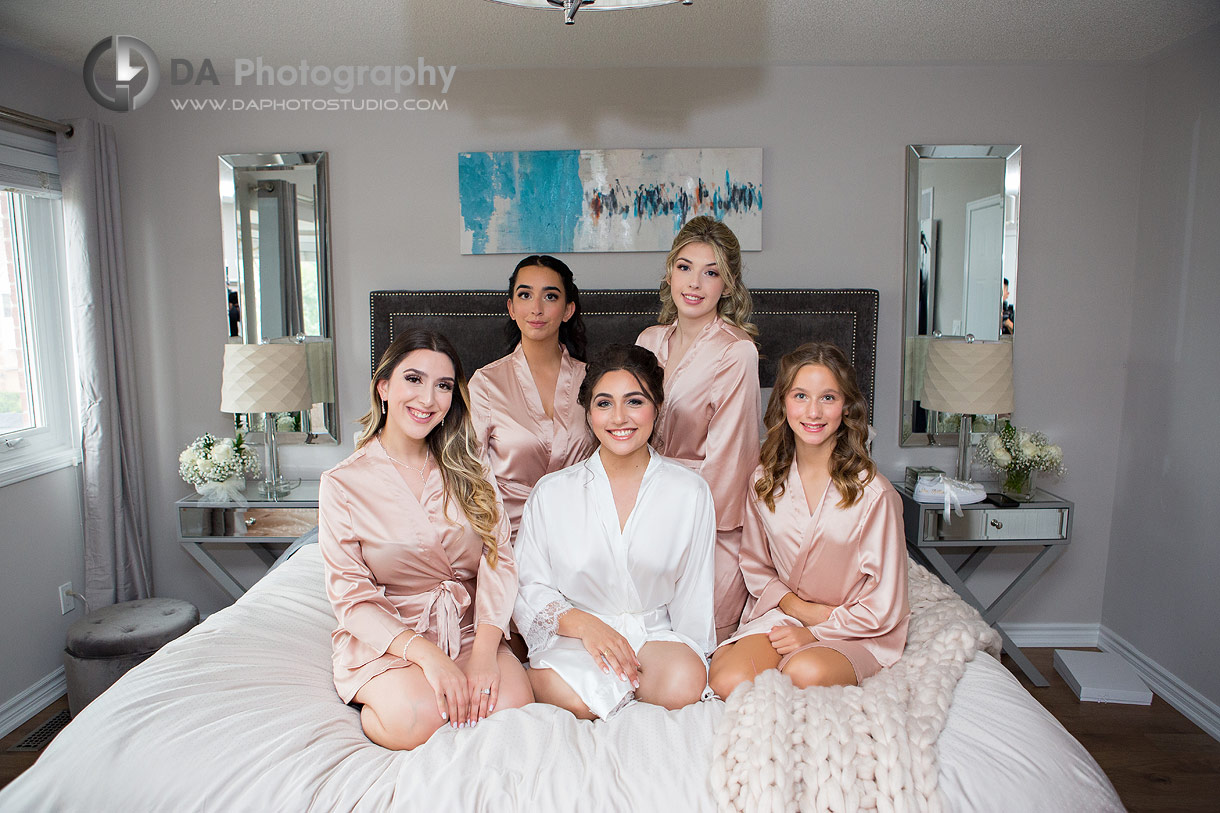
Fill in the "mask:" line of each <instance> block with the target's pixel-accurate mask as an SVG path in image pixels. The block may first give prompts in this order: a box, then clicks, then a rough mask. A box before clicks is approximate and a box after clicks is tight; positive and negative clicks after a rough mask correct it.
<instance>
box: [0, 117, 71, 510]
mask: <svg viewBox="0 0 1220 813" xmlns="http://www.w3.org/2000/svg"><path fill="white" fill-rule="evenodd" d="M64 269H65V263H64V226H63V208H62V204H61V200H60V195H59V176H58V164H57V162H56V159H55V144H54V143H53V142H51V141H48V140H44V139H39V138H31V137H29V136H23V135H18V134H14V133H9V132H4V131H0V486H4V485H8V484H9V483H13V482H16V481H18V480H24V479H26V478H28V477H33V476H35V475H38V474H43V473H45V472H48V471H51V470H53V469H57V468H62V467H63V466H70V465H74V464H76V463H77V462H79V461H80V449H79V431H78V429H77V421H78V419H77V414H76V400H75V394H76V393H75V386H74V384H73V381H74V377H73V374H72V366H71V359H72V354H71V337H70V334H69V332H68V321H67V319H66V318H65V313H66V310H67V302H66V292H67V291H66V289H67V285H66V278H65V274H64Z"/></svg>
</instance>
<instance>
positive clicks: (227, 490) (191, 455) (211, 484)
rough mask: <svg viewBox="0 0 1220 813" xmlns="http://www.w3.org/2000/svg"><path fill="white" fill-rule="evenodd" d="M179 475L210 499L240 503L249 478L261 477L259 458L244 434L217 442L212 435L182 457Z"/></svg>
mask: <svg viewBox="0 0 1220 813" xmlns="http://www.w3.org/2000/svg"><path fill="white" fill-rule="evenodd" d="M178 473H179V474H180V475H182V479H183V480H185V481H186V482H188V483H190V484H191V485H193V486H194V487H195V490H196V491H198V492H199V493H200V494H202V495H203V496H204V498H206V499H209V500H230V501H234V502H240V501H244V498H243V497H242V495H241V492H242V491H244V490H245V488H246V474H251V475H255V476H257V475H258V456H257V455H256V454H255V453H254V451H253V450H252V449H251V448H250V447H249V446H247V445H246V443H245V438H244V437H242V435H241V434H238V435H237V437H236V438H220V439H217V438H216V437H215V436H213V435H212V434H211V433H210V432H209V433H208V434H206V435H204V436H202V437H199V438H196V439H195V441H194V442H193V443H191V445H190V446H187V447H186V448H185V449H183V450H182V454H180V455H178Z"/></svg>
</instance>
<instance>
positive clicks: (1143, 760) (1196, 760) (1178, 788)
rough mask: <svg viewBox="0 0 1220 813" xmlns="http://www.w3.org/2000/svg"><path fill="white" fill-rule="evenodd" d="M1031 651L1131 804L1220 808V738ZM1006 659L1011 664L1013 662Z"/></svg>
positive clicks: (16, 763) (0, 766)
mask: <svg viewBox="0 0 1220 813" xmlns="http://www.w3.org/2000/svg"><path fill="white" fill-rule="evenodd" d="M1025 653H1026V654H1027V655H1029V658H1030V660H1031V661H1033V662H1034V665H1035V666H1037V667H1038V669H1039V670H1041V672H1042V674H1043V675H1045V676H1046V677H1047V679H1048V680H1050V682H1051V685H1050V686H1049V687H1047V688H1045V689H1038V688H1035V687H1034V685H1033V684H1032V683H1030V682H1029V681H1028V680H1027V679H1026V678H1025V676H1024V675H1020V674H1018V675H1017V677H1018V678H1019V679H1020V681H1021V685H1023V686H1024V687H1025V688H1026V689H1028V690H1029V691H1030V693H1031V694H1033V696H1034V697H1035V698H1036V699H1037V700H1038V702H1040V703H1041V704H1042V705H1043V706H1045V707H1046V709H1047V710H1048V711H1049V712H1050V713H1051V714H1053V715H1055V717H1056V718H1057V719H1058V720H1059V722H1060V723H1062V724H1063V727H1064V728H1066V729H1067V730H1068V731H1070V732H1071V733H1072V736H1074V737H1076V739H1078V740H1080V742H1081V744H1083V745H1084V747H1085V748H1087V749H1088V750H1089V753H1091V754H1092V755H1093V758H1094V759H1096V760H1097V762H1098V764H1099V765H1101V767H1102V769H1103V770H1104V771H1105V772H1106V775H1107V776H1109V777H1110V781H1111V782H1113V783H1114V787H1115V788H1116V789H1117V790H1118V795H1119V796H1120V797H1121V798H1122V800H1123V803H1124V804H1125V805H1127V807H1128V809H1130V810H1131V811H1133V813H1138V811H1146V810H1149V811H1157V810H1173V811H1195V810H1199V811H1209V812H1210V811H1214V810H1216V809H1217V791H1218V790H1220V742H1216V741H1215V740H1213V739H1212V738H1211V737H1209V736H1208V735H1207V734H1205V733H1203V731H1202V729H1200V728H1199V727H1198V726H1196V725H1194V724H1193V723H1191V722H1190V721H1189V720H1187V719H1186V718H1185V717H1183V716H1182V715H1181V714H1179V713H1178V712H1177V711H1175V710H1174V709H1173V708H1171V707H1170V706H1169V704H1167V703H1166V702H1165V701H1163V700H1161V699H1160V698H1159V697H1157V698H1153V701H1152V705H1151V706H1124V705H1118V704H1105V703H1081V702H1080V701H1079V700H1077V699H1076V696H1075V695H1074V694H1072V690H1071V689H1069V688H1068V686H1067V684H1066V683H1064V682H1063V679H1062V678H1061V677H1059V675H1058V674H1056V673H1055V670H1054V667H1053V665H1052V658H1053V655H1052V653H1053V650H1051V649H1026V650H1025ZM1004 660H1005V663H1006V664H1007V665H1008V667H1009V668H1010V669H1012V668H1013V665H1012V663H1011V662H1009V661H1008V659H1007V658H1005V659H1004ZM67 707H68V701H67V698H60V699H59V700H58V701H56V702H55V703H53V704H51V705H50V706H48V707H47V708H46V709H44V710H43V711H41V712H39V713H38V714H37V715H35V716H34V718H33V719H32V720H30V721H29V722H27V723H25V724H24V725H22V726H21V727H20V728H18V729H17V730H16V731H14V732H13V733H12V734H10V735H9V736H7V737H5V738H4V739H3V740H0V787H3V786H4V785H7V784H8V783H9V782H11V781H13V779H14V778H16V777H17V775H18V774H20V773H21V772H22V771H24V770H25V769H26V768H28V767H29V766H30V765H32V764H33V763H34V759H35V758H36V757H37V756H38V755H37V754H29V753H22V754H10V753H8V748H9V747H10V746H12V745H16V744H17V743H18V742H20V741H21V740H22V739H24V738H25V736H26V734H28V733H29V732H30V731H33V730H34V729H35V728H37V727H38V726H39V725H41V724H42V722H43V721H44V720H46V719H47V718H49V717H51V716H53V715H55V714H56V713H57V712H59V711H60V710H61V709H66V708H67Z"/></svg>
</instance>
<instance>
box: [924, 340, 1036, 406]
mask: <svg viewBox="0 0 1220 813" xmlns="http://www.w3.org/2000/svg"><path fill="white" fill-rule="evenodd" d="M919 400H920V401H921V402H923V406H925V407H926V408H928V409H935V410H937V411H938V412H952V413H960V414H962V415H1007V414H1009V413H1011V412H1012V401H1013V397H1012V342H1006V341H998V342H983V341H966V340H963V339H957V338H955V339H933V340H932V341H930V342H928V355H927V360H926V361H925V365H924V373H923V393H922V397H921V398H920V399H919Z"/></svg>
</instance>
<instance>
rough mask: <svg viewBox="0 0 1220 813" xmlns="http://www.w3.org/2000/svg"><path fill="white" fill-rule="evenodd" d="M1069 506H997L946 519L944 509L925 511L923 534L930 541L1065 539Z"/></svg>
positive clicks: (925, 539) (926, 540) (951, 515)
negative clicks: (942, 511) (940, 510)
mask: <svg viewBox="0 0 1220 813" xmlns="http://www.w3.org/2000/svg"><path fill="white" fill-rule="evenodd" d="M1067 517H1068V509H1066V508H995V509H983V510H973V511H966V512H965V513H964V515H963V516H960V517H959V516H956V515H953V514H950V517H949V521H948V522H946V521H945V517H944V514H943V513H941V512H931V511H929V512H927V513H925V514H924V522H925V523H926V527H925V528H924V533H923V538H924V541H925V542H931V541H939V540H944V541H957V540H974V539H980V540H992V541H1000V540H1008V539H1066V538H1067Z"/></svg>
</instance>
